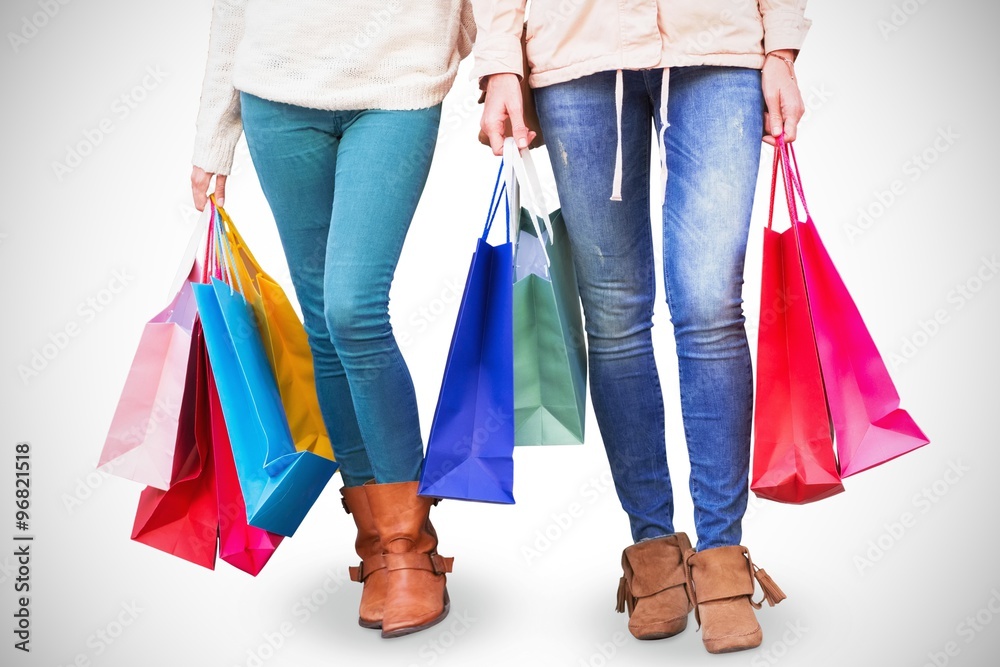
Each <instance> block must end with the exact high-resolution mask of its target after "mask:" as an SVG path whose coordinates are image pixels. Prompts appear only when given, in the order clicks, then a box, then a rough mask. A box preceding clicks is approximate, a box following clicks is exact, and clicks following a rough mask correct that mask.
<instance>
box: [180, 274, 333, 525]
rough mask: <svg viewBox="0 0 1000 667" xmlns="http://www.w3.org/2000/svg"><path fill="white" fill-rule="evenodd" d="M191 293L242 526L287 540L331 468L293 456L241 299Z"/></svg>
mask: <svg viewBox="0 0 1000 667" xmlns="http://www.w3.org/2000/svg"><path fill="white" fill-rule="evenodd" d="M194 290H195V299H196V300H197V302H198V314H199V315H200V316H201V322H202V327H203V329H204V332H205V343H206V345H207V347H208V355H209V360H210V361H211V364H212V372H213V376H214V378H215V383H216V386H217V388H218V391H219V399H220V402H221V404H222V413H223V416H224V417H225V420H226V426H227V429H228V431H229V439H230V442H231V444H232V449H233V458H234V459H235V462H236V473H237V476H238V477H239V481H240V488H241V489H242V491H243V498H244V500H245V501H246V506H247V517H248V519H249V524H250V525H251V526H255V527H257V528H262V529H264V530H267V531H270V532H272V533H277V534H279V535H286V536H291V535H293V534H294V533H295V530H296V529H297V528H298V527H299V524H300V523H302V519H303V518H305V515H306V512H308V511H309V508H311V507H312V505H313V503H315V502H316V499H317V498H318V497H319V494H320V492H322V491H323V488H324V487H325V486H326V483H327V482H328V481H329V480H330V478H331V477H332V476H333V473H334V471H335V470H336V469H337V465H338V464H337V463H336V462H335V461H332V460H331V459H328V458H324V457H322V456H318V455H317V454H314V453H312V452H310V451H296V449H295V443H294V441H293V439H292V435H291V432H290V431H289V428H288V420H287V418H286V417H285V412H284V408H283V407H282V403H281V395H280V394H279V393H278V386H277V382H276V381H275V379H274V373H273V371H272V370H271V366H270V364H269V363H268V360H267V354H266V352H265V351H264V345H263V342H262V341H261V337H260V332H259V330H258V328H257V323H256V320H255V319H254V314H253V310H252V309H251V307H250V305H249V304H248V303H247V301H246V299H245V298H244V297H243V295H242V294H241V293H240V292H239V291H237V290H234V289H233V288H232V287H231V286H230V285H228V284H226V283H225V282H223V281H221V280H219V279H218V278H213V279H212V282H211V283H210V284H206V285H195V286H194Z"/></svg>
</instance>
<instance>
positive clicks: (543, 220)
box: [503, 137, 552, 267]
mask: <svg viewBox="0 0 1000 667" xmlns="http://www.w3.org/2000/svg"><path fill="white" fill-rule="evenodd" d="M503 153H504V161H505V162H508V163H510V165H511V166H512V167H513V172H514V175H515V177H516V178H515V181H516V183H517V185H519V186H527V189H528V195H529V196H528V203H529V205H528V206H527V207H526V209H527V211H528V217H530V218H531V224H532V226H533V227H534V228H535V236H536V237H538V243H539V244H540V245H541V246H542V255H543V256H544V257H545V266H546V267H548V266H551V265H552V260H550V259H549V250H548V247H547V246H548V244H546V242H545V235H543V233H542V229H543V228H545V230H546V231H548V232H549V242H550V243H551V241H552V232H551V230H550V229H549V224H548V221H549V214H548V209H547V208H546V207H545V204H544V199H545V198H544V195H543V194H542V193H541V185H540V182H539V180H538V172H537V171H536V170H535V165H534V162H532V161H531V155H530V154H529V152H528V149H524V150H523V151H519V150H518V148H517V144H516V143H515V142H514V139H513V137H507V138H506V139H504V143H503ZM529 163H530V165H531V166H530V169H531V173H530V174H529V172H528V169H529V167H528V166H527V165H528V164H529ZM507 196H508V198H510V197H511V191H510V188H508V190H507ZM539 200H541V207H539ZM532 204H534V208H535V211H534V212H533V211H532V210H531V208H532V207H531V205H532ZM538 211H542V213H541V214H539V213H538Z"/></svg>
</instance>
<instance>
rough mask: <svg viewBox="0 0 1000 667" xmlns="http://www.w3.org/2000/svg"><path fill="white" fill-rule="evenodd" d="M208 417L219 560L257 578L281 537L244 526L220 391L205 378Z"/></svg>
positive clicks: (242, 502)
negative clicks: (206, 381)
mask: <svg viewBox="0 0 1000 667" xmlns="http://www.w3.org/2000/svg"><path fill="white" fill-rule="evenodd" d="M208 401H209V414H210V416H211V423H212V456H213V459H214V466H215V488H216V493H217V497H218V503H219V558H221V559H222V560H224V561H226V562H227V563H229V564H230V565H233V566H235V567H237V568H239V569H240V570H243V571H244V572H247V573H248V574H252V575H253V576H257V574H259V573H260V571H261V570H262V569H263V568H264V566H265V565H266V564H267V561H268V560H269V559H270V558H271V556H272V555H274V550H275V549H277V548H278V545H279V544H280V543H281V540H282V536H281V535H277V534H275V533H269V532H268V531H266V530H263V529H261V528H254V527H253V526H251V525H249V524H248V523H247V509H246V504H245V501H244V499H243V491H242V490H241V489H240V480H239V477H238V476H237V473H236V462H235V461H234V460H233V451H232V449H231V445H230V444H229V434H228V432H227V430H226V422H225V418H224V417H223V414H222V404H221V403H220V402H219V392H218V389H217V388H216V386H215V381H214V380H213V379H212V376H211V374H209V376H208Z"/></svg>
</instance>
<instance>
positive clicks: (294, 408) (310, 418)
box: [216, 205, 334, 460]
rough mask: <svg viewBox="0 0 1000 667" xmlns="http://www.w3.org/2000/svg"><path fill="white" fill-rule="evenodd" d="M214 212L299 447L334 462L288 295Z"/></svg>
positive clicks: (302, 336)
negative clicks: (222, 231) (228, 247)
mask: <svg viewBox="0 0 1000 667" xmlns="http://www.w3.org/2000/svg"><path fill="white" fill-rule="evenodd" d="M216 209H217V210H218V212H219V217H220V218H221V219H222V223H223V229H224V230H225V234H226V239H227V240H228V242H229V245H230V247H231V248H232V255H231V256H230V257H226V258H220V259H222V260H224V261H225V264H226V266H227V267H228V268H229V269H231V270H232V271H235V273H236V277H237V280H236V281H235V282H236V283H237V284H239V285H240V286H241V291H242V292H243V296H244V298H246V300H247V301H248V302H249V303H250V305H251V307H252V308H253V310H254V314H255V315H256V318H257V326H258V328H259V329H260V334H261V337H262V338H263V340H264V349H265V351H266V352H267V358H268V361H269V362H270V363H271V368H272V370H274V377H275V380H277V383H278V392H279V393H280V394H281V403H282V405H283V406H284V408H285V414H286V416H287V417H288V428H289V429H290V430H291V432H292V439H293V440H294V441H295V449H296V451H300V452H302V451H309V452H313V453H314V454H317V455H319V456H322V457H324V458H328V459H330V460H333V458H334V457H333V447H332V446H331V445H330V436H329V435H328V434H327V432H326V426H325V425H324V423H323V415H322V414H321V413H320V410H319V399H317V397H316V379H315V376H314V375H313V362H312V352H311V351H310V350H309V341H308V340H307V338H306V332H305V329H304V328H303V327H302V322H301V321H299V316H298V314H297V313H296V312H295V310H294V309H293V308H292V304H291V302H290V301H289V300H288V297H287V296H286V295H285V291H284V290H283V289H281V286H280V285H278V283H276V282H275V281H274V279H273V278H271V276H269V275H267V273H265V272H264V270H263V269H261V268H260V264H258V263H257V260H256V259H254V256H253V253H251V252H250V248H248V247H247V244H246V241H244V240H243V237H242V236H240V233H239V232H238V231H236V226H235V225H234V224H233V221H232V219H231V218H230V217H229V214H228V213H226V212H225V211H224V210H223V209H222V207H220V206H218V205H216Z"/></svg>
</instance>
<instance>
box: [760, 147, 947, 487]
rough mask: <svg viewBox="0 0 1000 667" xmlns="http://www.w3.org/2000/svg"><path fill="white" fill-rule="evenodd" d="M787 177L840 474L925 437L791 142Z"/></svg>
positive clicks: (785, 154)
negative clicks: (844, 270) (833, 253)
mask: <svg viewBox="0 0 1000 667" xmlns="http://www.w3.org/2000/svg"><path fill="white" fill-rule="evenodd" d="M777 151H778V154H779V158H780V160H781V163H782V166H783V173H784V176H785V179H786V181H787V182H788V184H789V186H788V191H789V192H791V193H792V194H793V195H794V194H797V195H798V196H799V199H800V201H801V202H802V207H803V210H804V211H805V214H806V219H805V220H804V221H800V220H798V218H797V216H793V221H794V222H793V225H794V227H795V229H796V230H797V238H798V242H799V252H800V253H801V256H802V266H803V268H804V271H805V281H806V287H807V290H808V294H809V305H810V312H811V313H812V324H813V329H814V331H815V334H816V345H817V347H818V350H819V358H820V364H821V367H822V369H823V379H824V382H825V384H826V396H827V402H828V403H829V406H830V414H831V416H832V418H833V425H834V429H835V431H836V443H837V455H838V459H839V461H840V474H841V475H842V476H844V477H848V476H850V475H854V474H856V473H859V472H861V471H862V470H867V469H869V468H872V467H874V466H877V465H880V464H882V463H885V462H886V461H890V460H892V459H894V458H896V457H897V456H901V455H903V454H906V453H907V452H910V451H913V450H914V449H917V448H919V447H923V446H924V445H926V444H928V443H929V442H930V441H929V440H928V438H927V436H925V435H924V433H923V432H922V431H921V430H920V428H919V427H918V426H917V424H916V422H914V420H913V418H912V417H911V416H910V415H909V413H907V412H906V411H905V410H903V409H901V408H900V400H899V394H898V393H897V392H896V387H895V385H894V384H893V382H892V379H891V378H890V377H889V371H888V370H887V369H886V366H885V362H884V361H883V360H882V356H881V355H880V354H879V351H878V348H877V347H876V346H875V342H874V340H873V339H872V336H871V334H870V333H869V331H868V327H867V326H865V323H864V320H863V319H862V318H861V313H860V312H859V310H858V307H857V305H855V303H854V299H853V298H851V295H850V293H849V292H848V291H847V287H846V286H845V285H844V281H843V280H842V279H841V277H840V274H839V272H838V271H837V268H836V267H835V266H834V264H833V261H832V260H831V259H830V255H829V254H828V253H827V251H826V248H825V247H824V246H823V242H822V241H821V240H820V237H819V233H818V232H817V230H816V225H815V224H814V223H813V221H812V217H811V216H810V215H809V208H808V206H807V205H806V200H805V195H804V193H803V189H802V181H801V177H800V174H799V170H798V165H797V163H796V162H795V152H794V149H793V148H792V147H791V145H789V144H785V143H784V142H780V144H779V147H778V149H777Z"/></svg>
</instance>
